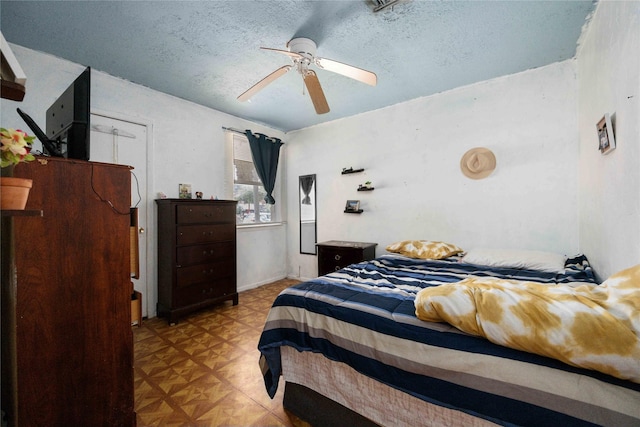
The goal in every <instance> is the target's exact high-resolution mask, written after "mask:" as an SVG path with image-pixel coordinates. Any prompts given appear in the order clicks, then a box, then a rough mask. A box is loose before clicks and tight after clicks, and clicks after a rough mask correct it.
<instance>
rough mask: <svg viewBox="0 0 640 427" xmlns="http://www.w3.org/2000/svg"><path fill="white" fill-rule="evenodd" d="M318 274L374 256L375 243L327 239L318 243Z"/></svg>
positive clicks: (327, 272)
mask: <svg viewBox="0 0 640 427" xmlns="http://www.w3.org/2000/svg"><path fill="white" fill-rule="evenodd" d="M316 246H317V247H318V275H319V276H323V275H325V274H329V273H331V272H334V271H337V270H340V269H341V268H344V267H346V266H348V265H351V264H355V263H358V262H362V261H368V260H371V259H374V258H375V257H376V246H378V244H377V243H367V242H345V241H342V240H329V241H328V242H322V243H318V244H317V245H316Z"/></svg>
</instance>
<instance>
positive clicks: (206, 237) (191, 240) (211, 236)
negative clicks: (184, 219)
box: [177, 224, 236, 246]
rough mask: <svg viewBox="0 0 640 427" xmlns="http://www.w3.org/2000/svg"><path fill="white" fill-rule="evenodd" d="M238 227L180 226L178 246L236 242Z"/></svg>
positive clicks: (213, 225) (214, 225) (212, 225)
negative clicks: (225, 241)
mask: <svg viewBox="0 0 640 427" xmlns="http://www.w3.org/2000/svg"><path fill="white" fill-rule="evenodd" d="M235 238H236V227H235V224H234V225H233V226H229V225H216V224H203V225H181V226H178V233H177V244H178V245H179V246H186V245H193V244H198V243H208V242H219V241H224V240H235Z"/></svg>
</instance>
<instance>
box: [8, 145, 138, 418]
mask: <svg viewBox="0 0 640 427" xmlns="http://www.w3.org/2000/svg"><path fill="white" fill-rule="evenodd" d="M130 169H131V168H130V167H128V166H119V165H111V164H105V163H95V162H86V161H81V160H70V159H62V158H46V157H38V158H37V160H36V161H33V162H30V163H25V164H19V165H17V166H16V167H15V170H14V176H16V177H20V178H31V179H33V187H32V188H31V192H30V194H29V200H28V202H27V207H26V209H27V210H40V211H42V216H35V217H26V216H17V217H13V218H12V221H13V224H12V225H13V227H12V228H13V230H12V232H11V231H9V232H8V234H5V231H7V229H6V228H5V225H6V221H7V220H8V219H9V218H6V217H5V216H4V215H3V217H2V220H3V234H2V245H3V251H2V252H3V253H2V257H3V269H2V270H3V271H2V409H3V410H4V411H5V412H6V414H7V417H8V419H7V424H8V425H9V426H17V425H19V426H21V427H23V426H71V425H83V426H132V425H135V422H136V414H135V412H134V406H133V404H134V398H133V390H134V387H133V332H132V329H131V276H130V272H131V270H130V252H129V246H130V242H129V224H130V215H129V208H130V205H131V196H130V194H131V172H130ZM11 234H13V236H14V239H13V245H12V246H13V254H14V257H13V262H12V266H9V268H8V269H6V268H4V267H5V265H4V257H5V256H6V255H7V254H8V253H10V251H11V249H10V248H5V243H6V241H5V239H8V238H10V236H11ZM12 269H14V271H12V272H11V271H10V270H12ZM3 425H4V424H3Z"/></svg>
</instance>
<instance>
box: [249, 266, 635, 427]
mask: <svg viewBox="0 0 640 427" xmlns="http://www.w3.org/2000/svg"><path fill="white" fill-rule="evenodd" d="M468 276H481V277H482V276H491V277H499V278H503V279H515V280H527V281H535V282H541V283H548V284H550V285H553V284H557V283H571V282H591V283H594V282H595V278H594V275H593V272H592V270H591V267H590V266H589V263H588V261H587V259H586V258H585V257H584V256H581V255H580V256H576V257H574V258H570V259H569V260H567V263H566V269H565V271H564V272H563V273H545V272H540V271H531V270H514V269H504V268H487V267H482V266H478V265H472V264H465V263H461V262H460V260H459V258H455V257H454V258H449V259H446V260H440V261H424V260H414V259H409V258H405V257H402V256H397V255H384V256H381V257H379V258H377V259H375V260H373V261H368V262H363V263H359V264H354V265H352V266H349V267H347V268H345V269H342V270H340V271H337V272H335V273H331V274H329V275H326V276H322V277H319V278H317V279H314V280H311V281H309V282H305V283H301V284H299V285H296V286H293V287H291V288H288V289H286V290H284V291H283V292H282V293H281V294H280V295H279V296H278V297H277V298H276V300H275V302H274V304H273V306H272V308H271V311H270V313H269V316H268V318H267V321H266V324H265V327H264V330H263V333H262V335H261V337H260V341H259V344H258V348H259V350H260V352H261V367H262V371H263V374H264V380H265V385H266V387H267V391H268V393H269V394H270V396H272V397H273V395H274V394H275V392H276V390H277V387H278V380H279V377H280V374H281V371H282V367H281V361H280V347H281V346H285V345H286V346H291V347H294V348H296V349H297V350H299V351H312V352H316V353H321V354H323V355H324V356H326V357H327V358H329V359H331V360H335V361H340V362H344V363H346V364H348V365H349V366H351V367H352V368H354V369H355V370H357V371H359V372H360V373H362V374H364V375H367V376H370V377H372V378H374V379H376V380H378V381H380V382H382V383H385V384H387V385H389V386H391V387H394V388H397V389H399V390H402V391H404V392H406V393H409V394H411V395H413V396H416V397H418V398H420V399H422V400H425V401H427V402H431V403H434V404H437V405H442V406H445V407H448V408H453V409H457V410H461V411H464V412H467V413H469V414H472V415H475V416H478V417H481V418H485V419H487V420H490V421H493V422H496V423H498V424H502V425H563V426H573V425H581V426H582V425H612V426H625V425H629V426H631V425H636V426H637V425H640V385H639V384H634V383H631V382H627V381H623V380H619V379H615V378H613V377H609V376H607V375H604V374H601V373H598V372H596V371H590V370H585V369H580V368H575V367H572V366H569V365H566V364H564V363H562V362H560V361H557V360H554V359H549V358H545V357H542V356H537V355H534V354H530V353H526V352H522V351H518V350H513V349H509V348H505V347H501V346H498V345H495V344H492V343H490V342H489V341H487V340H485V339H483V338H480V337H473V336H469V335H466V334H464V333H462V332H460V331H459V330H457V329H455V328H453V327H452V326H449V325H448V324H443V323H431V322H424V321H421V320H418V319H417V318H416V316H415V307H414V298H415V295H416V293H417V292H418V291H420V290H421V289H423V288H424V287H427V286H437V285H439V284H442V283H451V282H457V281H460V280H462V279H464V278H466V277H468Z"/></svg>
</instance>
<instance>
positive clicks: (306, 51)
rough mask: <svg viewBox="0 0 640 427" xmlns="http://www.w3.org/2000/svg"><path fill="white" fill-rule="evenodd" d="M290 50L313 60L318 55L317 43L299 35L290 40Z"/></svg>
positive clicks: (288, 45)
mask: <svg viewBox="0 0 640 427" xmlns="http://www.w3.org/2000/svg"><path fill="white" fill-rule="evenodd" d="M287 47H288V48H289V52H292V53H297V54H300V55H302V56H304V57H306V58H307V59H309V60H310V61H312V62H313V58H314V57H315V56H316V43H315V42H314V41H313V40H311V39H307V38H304V37H298V38H295V39H291V40H289V42H288V43H287Z"/></svg>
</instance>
